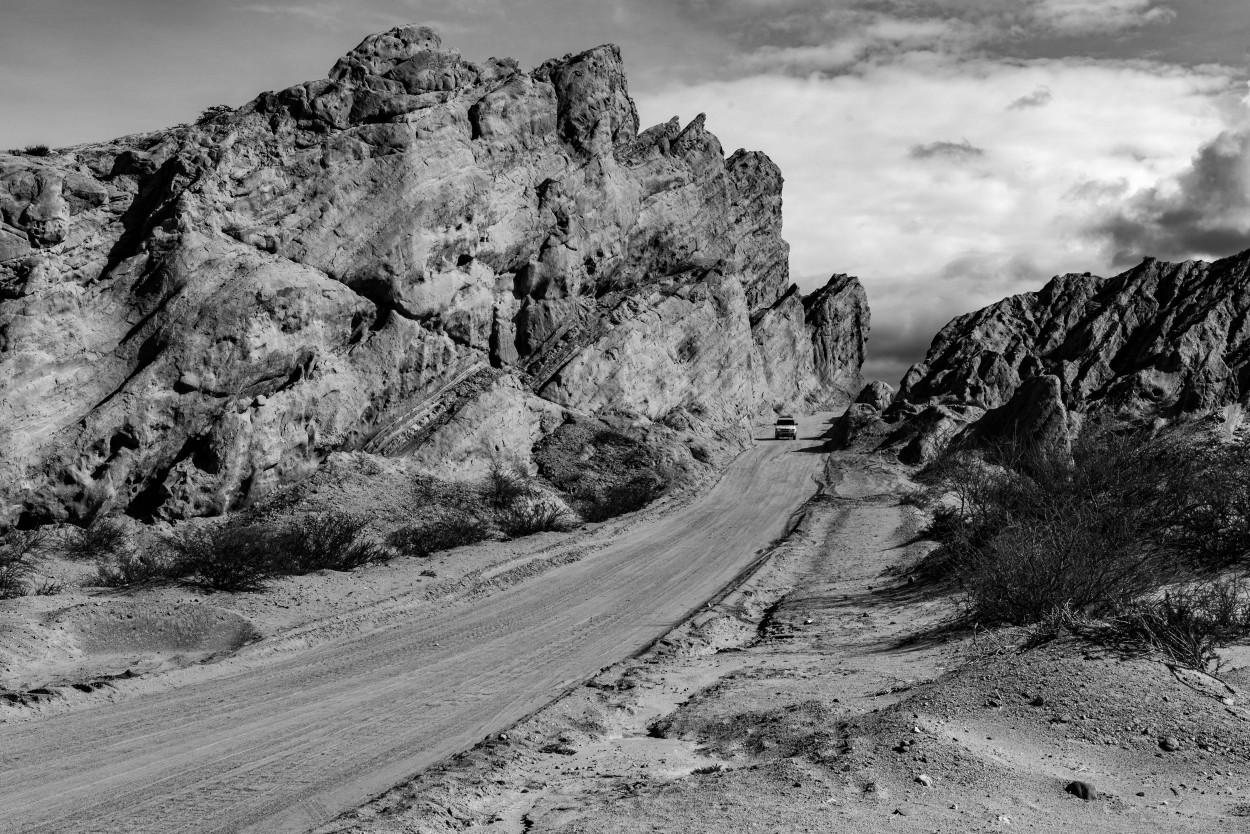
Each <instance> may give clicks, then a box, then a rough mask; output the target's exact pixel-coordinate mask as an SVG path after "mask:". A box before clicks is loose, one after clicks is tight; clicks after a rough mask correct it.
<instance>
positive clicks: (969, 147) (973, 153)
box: [907, 139, 985, 162]
mask: <svg viewBox="0 0 1250 834" xmlns="http://www.w3.org/2000/svg"><path fill="white" fill-rule="evenodd" d="M907 155H908V156H910V157H911V158H912V159H948V160H950V161H952V162H969V161H971V160H973V159H976V158H977V157H980V156H985V148H978V147H977V146H976V145H974V144H972V143H971V142H969V141H968V140H967V139H964V140H963V141H962V142H930V143H929V144H927V145H912V146H911V149H910V150H908V151H907Z"/></svg>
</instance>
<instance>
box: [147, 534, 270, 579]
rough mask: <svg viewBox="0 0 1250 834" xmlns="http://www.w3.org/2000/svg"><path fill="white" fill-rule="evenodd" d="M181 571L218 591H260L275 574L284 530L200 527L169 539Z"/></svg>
mask: <svg viewBox="0 0 1250 834" xmlns="http://www.w3.org/2000/svg"><path fill="white" fill-rule="evenodd" d="M168 543H169V546H170V549H171V551H172V553H173V559H174V560H176V563H177V564H178V570H182V571H185V573H184V575H185V576H193V577H195V578H196V579H197V580H198V581H199V582H200V583H201V584H203V585H204V586H205V587H208V588H211V589H213V590H215V591H236V592H237V591H259V590H261V589H262V588H264V587H265V583H266V582H267V581H268V580H269V578H270V577H271V576H273V574H274V559H273V554H274V553H277V552H279V551H280V550H281V546H282V542H281V534H280V531H279V530H278V529H277V528H276V527H274V526H272V525H267V524H253V525H247V526H235V525H229V524H223V525H221V526H218V527H198V528H193V529H188V530H183V531H181V532H179V533H177V534H175V535H174V536H172V537H171V538H170V539H169V540H168Z"/></svg>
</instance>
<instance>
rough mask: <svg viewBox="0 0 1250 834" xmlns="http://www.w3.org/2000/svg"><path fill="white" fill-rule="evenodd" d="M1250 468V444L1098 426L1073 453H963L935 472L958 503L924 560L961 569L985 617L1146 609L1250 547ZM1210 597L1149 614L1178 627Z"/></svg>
mask: <svg viewBox="0 0 1250 834" xmlns="http://www.w3.org/2000/svg"><path fill="white" fill-rule="evenodd" d="M1248 463H1250V453H1248V451H1247V449H1246V448H1245V447H1244V446H1240V445H1236V444H1228V443H1221V442H1219V441H1218V440H1217V439H1216V438H1215V437H1214V436H1213V435H1212V434H1209V433H1206V432H1204V431H1202V430H1200V429H1195V428H1192V427H1190V428H1177V429H1171V430H1167V431H1164V432H1160V433H1155V434H1151V433H1148V432H1145V431H1142V430H1130V429H1125V428H1123V427H1117V426H1114V425H1110V424H1095V425H1092V426H1090V427H1088V428H1087V430H1086V431H1085V433H1084V434H1083V435H1082V437H1081V438H1080V439H1079V440H1077V441H1076V442H1075V443H1074V444H1073V448H1072V450H1071V454H1070V455H1069V454H1067V453H1066V451H1059V450H1044V449H1037V448H1031V447H1028V446H1025V445H1023V444H1020V443H1001V444H999V445H997V446H993V447H990V448H988V449H985V450H982V451H980V452H970V451H966V450H965V451H956V452H954V453H952V454H951V455H949V456H948V457H947V458H946V459H944V460H942V461H941V462H940V463H939V464H938V465H936V466H934V467H931V468H930V470H929V472H928V473H927V474H928V475H929V477H930V478H931V479H933V480H935V481H936V482H937V484H938V486H937V489H938V490H942V489H949V490H951V491H953V493H954V496H955V499H956V502H955V505H954V506H953V507H949V506H948V507H947V509H945V510H939V511H938V512H937V513H936V514H935V516H934V520H933V523H932V524H931V525H930V526H929V528H928V530H927V531H926V532H927V534H928V535H929V536H930V537H932V538H935V539H937V540H939V541H941V542H942V544H941V546H940V547H939V548H938V549H937V550H935V551H934V552H933V553H932V554H930V556H929V557H928V558H927V559H926V560H925V562H924V563H923V564H922V566H921V568H922V571H927V572H929V573H931V574H948V575H953V576H954V577H956V578H957V579H958V581H959V583H960V585H961V587H962V588H963V590H964V592H965V593H966V597H967V601H968V609H969V616H970V618H971V619H972V620H974V621H976V622H979V623H981V624H983V625H993V624H1000V623H1006V624H1016V625H1024V624H1030V623H1036V622H1038V621H1039V620H1041V619H1043V618H1044V617H1046V616H1047V615H1048V613H1049V612H1052V611H1053V610H1055V609H1058V608H1067V609H1071V610H1073V611H1076V612H1079V613H1081V614H1083V615H1087V616H1095V617H1113V616H1116V615H1117V614H1118V613H1120V612H1124V611H1129V610H1138V611H1139V612H1140V611H1142V610H1145V609H1142V608H1141V606H1142V605H1147V604H1146V603H1142V602H1141V600H1143V599H1148V598H1150V597H1151V595H1152V594H1154V593H1155V592H1156V591H1157V590H1158V589H1160V588H1162V587H1164V586H1165V585H1168V584H1170V583H1174V582H1176V581H1179V580H1181V579H1184V578H1186V577H1193V576H1200V575H1203V574H1204V573H1208V572H1210V571H1214V570H1220V569H1224V568H1227V567H1228V566H1230V565H1232V564H1235V563H1236V562H1238V561H1240V560H1243V559H1244V558H1245V557H1246V554H1247V552H1250V486H1248V485H1247V483H1246V479H1245V477H1244V472H1245V471H1246V467H1247V464H1248ZM1169 600H1170V601H1169ZM1199 602H1201V600H1200V599H1199V598H1198V597H1188V596H1176V595H1172V596H1170V597H1169V596H1165V597H1164V598H1163V601H1161V602H1159V603H1157V605H1155V604H1149V605H1154V607H1153V608H1151V609H1150V610H1151V611H1153V613H1152V614H1151V615H1150V618H1148V619H1149V620H1150V622H1153V623H1156V624H1157V625H1158V628H1156V629H1155V630H1156V631H1158V630H1159V629H1160V628H1163V624H1168V625H1167V628H1172V627H1173V626H1174V625H1175V624H1176V623H1178V622H1180V621H1181V620H1183V619H1184V618H1185V617H1186V616H1187V615H1185V614H1184V611H1186V610H1189V609H1192V608H1193V607H1194V606H1195V605H1196V604H1198V603H1199ZM1203 604H1205V603H1203ZM1135 606H1136V608H1134V607H1135ZM1199 607H1201V606H1199ZM1178 618H1179V619H1178ZM1198 619H1201V617H1199V618H1198ZM1143 622H1145V621H1143ZM1144 627H1152V628H1153V626H1149V623H1146V624H1145V626H1144ZM1190 655H1191V656H1193V652H1190Z"/></svg>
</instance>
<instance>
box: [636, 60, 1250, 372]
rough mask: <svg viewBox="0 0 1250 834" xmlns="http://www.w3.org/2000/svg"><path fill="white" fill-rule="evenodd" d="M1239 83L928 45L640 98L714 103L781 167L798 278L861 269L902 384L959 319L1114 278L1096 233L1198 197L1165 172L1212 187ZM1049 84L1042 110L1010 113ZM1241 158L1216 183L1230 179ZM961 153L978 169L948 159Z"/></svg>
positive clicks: (664, 111)
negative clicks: (820, 69)
mask: <svg viewBox="0 0 1250 834" xmlns="http://www.w3.org/2000/svg"><path fill="white" fill-rule="evenodd" d="M1237 84H1238V82H1236V81H1235V79H1233V78H1232V77H1231V76H1230V75H1229V74H1227V73H1226V72H1224V71H1221V70H1218V69H1216V68H1210V67H1208V68H1199V69H1193V68H1184V67H1176V66H1167V65H1160V64H1152V63H1149V62H1143V61H1133V62H1117V61H1106V60H1104V61H1097V60H1092V59H1067V60H1042V59H1038V60H1028V61H1023V60H1011V61H1006V60H997V59H993V58H989V57H967V56H952V55H941V54H937V53H929V52H920V53H904V54H900V55H898V56H896V57H894V58H892V59H890V60H889V61H883V62H881V63H878V64H866V65H863V66H861V67H859V68H858V70H857V71H856V72H855V73H847V74H841V75H834V76H827V77H826V76H805V77H794V76H786V75H757V76H753V77H748V78H740V79H735V80H722V81H715V82H707V83H704V84H697V85H690V86H684V87H673V88H670V89H668V90H664V91H658V92H654V93H650V94H647V95H644V96H640V97H639V107H640V110H641V113H642V116H643V118H644V121H647V122H648V123H654V122H661V121H664V120H666V119H667V118H668V117H669V116H671V115H672V114H673V113H689V112H697V111H702V112H706V113H707V116H708V121H707V125H708V128H709V129H710V130H712V131H713V132H715V133H716V134H717V135H718V136H719V137H720V138H721V140H722V144H723V145H724V146H725V148H726V149H732V148H737V147H746V148H752V149H758V150H762V151H765V152H766V153H768V154H769V155H770V156H771V157H772V158H773V159H774V160H775V161H776V162H777V163H778V165H779V166H780V168H781V170H782V172H783V174H785V175H786V178H787V179H786V185H785V193H784V199H785V209H784V210H785V231H784V233H785V236H786V238H787V240H789V242H790V244H791V268H792V271H793V274H794V275H795V276H797V280H799V282H800V284H801V286H803V287H805V288H806V289H811V288H813V287H814V286H815V285H816V284H817V283H819V282H818V280H817V279H818V278H819V277H823V276H827V275H829V274H832V273H834V272H848V273H851V274H854V275H858V276H860V278H861V279H862V281H863V282H864V286H865V288H866V289H867V291H868V295H869V302H870V304H871V306H872V310H873V334H874V335H873V337H872V340H871V341H870V344H869V357H870V359H871V361H872V363H873V364H872V365H870V367H871V368H872V369H873V372H874V373H875V374H877V375H880V376H884V377H885V378H886V379H890V380H891V381H893V380H897V378H898V377H897V375H896V376H894V377H890V376H888V375H887V374H892V373H894V372H895V371H897V373H898V374H901V373H902V370H904V369H905V367H906V365H908V364H910V363H911V362H914V361H917V360H919V359H920V358H921V356H922V355H923V348H924V347H925V346H927V343H928V340H929V339H931V338H932V336H933V334H934V333H935V332H936V330H937V329H938V327H940V326H941V325H942V324H944V323H945V321H946V320H948V319H949V318H951V317H952V316H954V315H956V314H959V313H963V312H967V311H969V310H973V309H976V308H978V307H981V306H984V305H986V304H989V303H992V302H994V301H997V300H999V299H1001V298H1002V297H1004V296H1006V295H1011V294H1013V293H1018V292H1024V291H1028V290H1035V289H1038V288H1039V287H1040V286H1041V284H1042V283H1044V281H1045V280H1046V279H1047V278H1049V277H1050V276H1052V275H1055V274H1059V273H1064V272H1084V271H1086V270H1089V271H1093V272H1096V273H1099V274H1111V272H1112V269H1111V263H1110V260H1111V259H1110V257H1109V254H1108V244H1107V241H1108V235H1109V234H1110V232H1109V231H1104V232H1103V233H1101V234H1100V235H1091V229H1095V228H1098V227H1100V226H1106V225H1107V223H1108V221H1109V219H1111V218H1115V217H1116V216H1117V215H1116V213H1117V211H1118V210H1119V209H1122V208H1123V207H1124V204H1125V201H1126V200H1127V201H1129V203H1130V205H1132V206H1134V207H1136V206H1138V205H1139V204H1140V205H1141V206H1145V207H1147V208H1149V207H1151V206H1153V209H1152V211H1153V214H1151V213H1149V212H1147V213H1145V214H1142V213H1141V212H1140V211H1137V212H1136V213H1134V214H1132V216H1131V218H1130V219H1132V220H1134V222H1140V221H1141V220H1143V219H1149V218H1152V217H1153V218H1156V219H1157V218H1158V217H1159V216H1160V215H1161V211H1160V210H1159V209H1160V208H1161V206H1160V204H1159V200H1162V199H1164V198H1168V199H1179V198H1176V197H1175V194H1176V193H1181V192H1182V191H1183V189H1181V188H1180V187H1179V186H1176V187H1169V188H1170V190H1169V188H1164V187H1163V186H1161V185H1160V184H1161V183H1164V184H1166V183H1169V182H1177V183H1181V182H1186V183H1187V182H1190V181H1191V180H1192V181H1193V182H1194V183H1195V185H1194V186H1192V187H1191V188H1190V189H1189V192H1192V193H1193V194H1197V193H1198V192H1199V190H1200V189H1199V188H1198V186H1197V185H1196V183H1197V182H1198V181H1199V180H1200V179H1201V176H1200V175H1197V174H1194V175H1190V176H1189V177H1188V178H1186V172H1187V171H1189V170H1190V169H1191V168H1193V167H1194V165H1195V163H1194V159H1195V155H1196V154H1198V152H1199V150H1200V149H1201V148H1203V146H1204V145H1206V144H1209V143H1210V142H1211V140H1212V137H1215V136H1217V135H1219V134H1220V133H1221V132H1222V131H1226V130H1228V128H1229V124H1230V112H1231V110H1230V108H1231V107H1232V104H1231V102H1234V101H1235V100H1236V98H1237V97H1238V96H1239V95H1240V90H1239V88H1238V86H1237ZM1042 89H1045V90H1047V91H1049V92H1050V99H1049V101H1048V103H1047V104H1046V106H1045V107H1037V106H1033V107H1019V108H1008V107H1006V106H1005V103H1006V102H1013V101H1017V100H1019V99H1020V98H1022V97H1030V96H1033V95H1035V94H1036V93H1037V91H1039V90H1042ZM1147 103H1148V106H1147ZM1160 114H1167V116H1166V118H1161V117H1160ZM934 137H959V138H960V141H954V140H951V139H949V138H948V139H946V140H944V141H937V142H935V140H934ZM964 137H967V138H966V139H964ZM977 150H984V151H985V152H984V153H982V154H977V153H976V151H977ZM1230 153H1231V152H1229V153H1224V154H1222V155H1221V154H1216V156H1217V157H1219V159H1220V160H1223V166H1224V167H1221V166H1220V165H1215V164H1214V162H1209V163H1208V164H1207V168H1209V169H1213V170H1211V173H1209V174H1206V175H1205V176H1221V177H1223V176H1227V173H1226V169H1227V166H1228V165H1229V162H1228V161H1227V160H1226V159H1225V157H1227V156H1229V155H1230ZM944 154H945V155H944ZM952 156H953V157H954V158H955V159H956V160H957V161H961V162H964V163H965V164H957V165H953V164H934V162H935V160H938V161H940V160H944V159H945V160H948V161H950V160H951V159H952ZM1208 156H1210V154H1208ZM967 163H971V164H967ZM1239 182H1246V180H1245V179H1244V178H1243V179H1241V180H1239ZM1238 187H1240V186H1238ZM1236 188H1237V187H1232V188H1230V189H1229V190H1230V192H1236ZM1152 189H1159V190H1158V191H1156V192H1152ZM1245 191H1246V192H1247V193H1250V187H1247V188H1245ZM1151 193H1154V194H1156V197H1157V199H1156V200H1155V201H1154V202H1150V201H1149V200H1147V198H1146V197H1145V196H1141V197H1139V198H1138V199H1137V200H1136V201H1135V200H1134V198H1133V196H1132V195H1147V194H1151ZM1212 199H1214V198H1212ZM1220 199H1221V200H1224V201H1225V202H1224V203H1221V204H1222V205H1228V201H1229V200H1232V199H1233V194H1232V193H1230V194H1228V195H1227V196H1225V197H1221V198H1220ZM1192 202H1193V199H1192V198H1191V199H1190V200H1189V203H1187V204H1186V205H1189V204H1192ZM1217 202H1218V201H1217ZM1167 205H1169V206H1170V205H1172V204H1171V203H1168V204H1167ZM1126 228H1127V227H1126ZM1152 228H1154V229H1158V223H1157V222H1156V223H1155V224H1154V226H1153V227H1152ZM1120 233H1121V234H1125V231H1123V230H1121V232H1120ZM1156 254H1162V253H1156ZM909 354H910V355H909Z"/></svg>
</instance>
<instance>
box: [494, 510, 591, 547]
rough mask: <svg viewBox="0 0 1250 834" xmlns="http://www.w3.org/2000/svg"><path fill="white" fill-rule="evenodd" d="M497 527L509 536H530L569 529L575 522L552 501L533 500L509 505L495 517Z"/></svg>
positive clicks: (514, 537)
mask: <svg viewBox="0 0 1250 834" xmlns="http://www.w3.org/2000/svg"><path fill="white" fill-rule="evenodd" d="M497 521H498V524H499V529H500V530H502V531H503V532H504V534H505V535H507V536H508V537H509V538H513V539H517V538H520V537H522V536H532V535H534V534H535V533H546V532H550V531H553V530H556V531H560V530H571V529H573V528H574V527H575V526H576V524H577V522H576V521H575V520H574V519H573V518H572V517H570V516H569V514H568V513H567V512H566V511H565V510H564V508H563V507H561V506H559V505H558V504H556V503H554V502H552V501H535V502H534V503H523V504H517V505H515V506H512V507H509V508H508V509H506V510H504V511H503V512H501V513H500V514H499V516H498V518H497Z"/></svg>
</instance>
